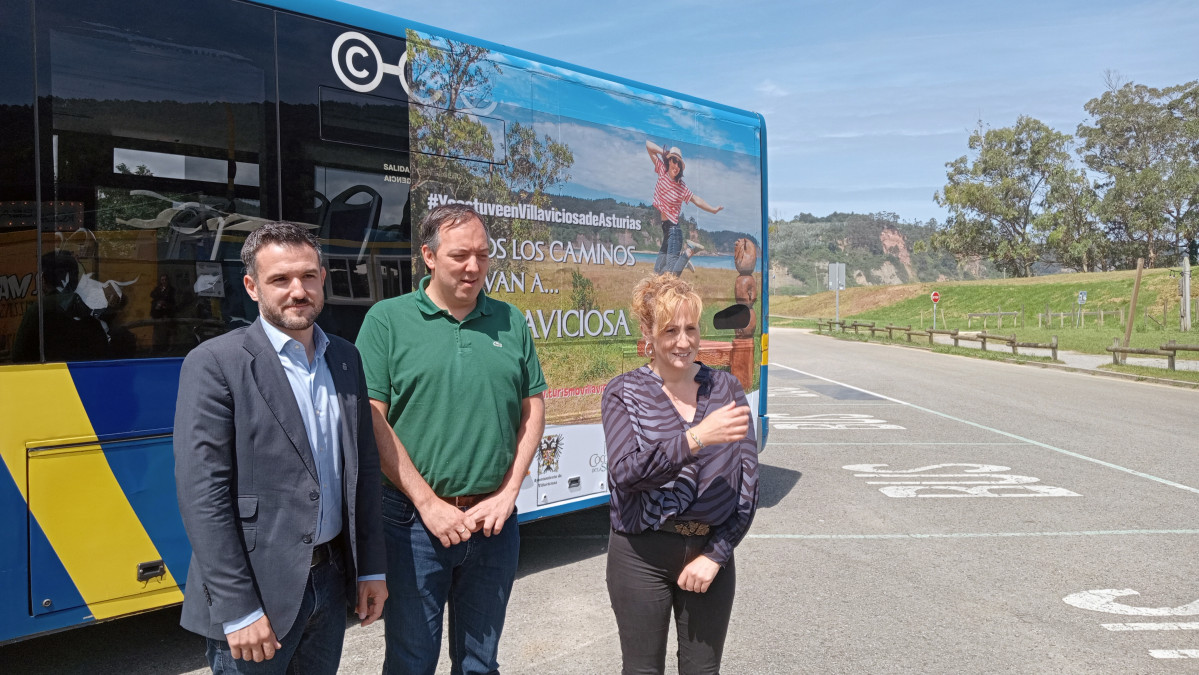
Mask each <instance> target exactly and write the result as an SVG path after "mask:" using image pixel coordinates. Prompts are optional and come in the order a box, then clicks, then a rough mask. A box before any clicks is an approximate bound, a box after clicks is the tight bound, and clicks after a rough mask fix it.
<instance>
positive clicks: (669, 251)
mask: <svg viewBox="0 0 1199 675" xmlns="http://www.w3.org/2000/svg"><path fill="white" fill-rule="evenodd" d="M682 249H683V229H682V228H680V227H679V224H678V223H672V222H670V221H669V220H663V221H662V246H661V248H659V249H658V259H657V260H655V261H654V274H662V273H664V272H669V273H671V274H673V275H675V276H679V275H680V274H682V271H683V270H682V268H683V267H686V265H687V261H686V260H684V261H683V265H682V266H680V265H679V258H681V257H682V256H681V255H680V254H681V253H682Z"/></svg>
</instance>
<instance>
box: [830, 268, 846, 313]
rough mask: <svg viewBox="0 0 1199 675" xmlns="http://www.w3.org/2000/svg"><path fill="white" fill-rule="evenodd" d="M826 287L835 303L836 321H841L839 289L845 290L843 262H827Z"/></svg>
mask: <svg viewBox="0 0 1199 675" xmlns="http://www.w3.org/2000/svg"><path fill="white" fill-rule="evenodd" d="M828 287H829V290H831V291H833V294H834V296H835V299H836V303H837V321H841V291H843V290H845V263H833V262H831V263H829V264H828Z"/></svg>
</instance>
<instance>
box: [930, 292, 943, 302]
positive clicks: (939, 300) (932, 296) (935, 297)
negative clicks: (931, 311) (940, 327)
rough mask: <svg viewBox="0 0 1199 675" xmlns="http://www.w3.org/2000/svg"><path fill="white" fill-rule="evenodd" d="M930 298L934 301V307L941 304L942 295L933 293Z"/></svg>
mask: <svg viewBox="0 0 1199 675" xmlns="http://www.w3.org/2000/svg"><path fill="white" fill-rule="evenodd" d="M928 297H930V298H932V299H933V304H934V305H935V304H937V303H938V302H941V294H940V293H938V292H936V291H933V294H932V295H930V296H928Z"/></svg>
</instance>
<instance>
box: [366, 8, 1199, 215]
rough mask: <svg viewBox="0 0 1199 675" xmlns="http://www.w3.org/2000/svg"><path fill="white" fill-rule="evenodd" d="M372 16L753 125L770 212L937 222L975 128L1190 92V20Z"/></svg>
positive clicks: (1195, 12) (528, 13) (719, 11)
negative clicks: (675, 98)
mask: <svg viewBox="0 0 1199 675" xmlns="http://www.w3.org/2000/svg"><path fill="white" fill-rule="evenodd" d="M353 4H359V5H362V6H365V7H370V8H372V9H377V10H381V11H385V12H388V13H391V14H396V15H399V16H402V17H404V18H407V19H410V20H413V21H418V22H422V23H426V24H430V25H433V26H437V27H440V28H445V29H448V30H452V31H456V32H459V33H464V34H466V35H471V36H474V37H478V38H482V39H484V40H488V41H490V42H494V43H498V44H501V45H506V46H509V47H514V48H517V49H522V50H525V51H529V52H533V53H537V54H541V55H544V56H548V57H552V58H555V59H559V60H562V61H566V62H569V63H574V64H577V65H580V66H585V67H588V68H594V69H596V70H601V71H605V72H608V73H612V74H615V75H620V76H622V77H627V78H630V79H633V80H637V81H641V82H645V83H647V84H651V85H654V86H658V87H663V88H667V89H673V90H676V91H680V92H683V93H687V94H692V95H695V96H700V97H703V98H707V99H710V100H713V101H717V102H719V103H725V104H728V105H732V106H736V107H739V108H744V109H748V110H753V111H756V112H760V113H762V114H763V115H765V116H766V123H767V130H768V141H769V146H768V154H769V171H770V175H769V179H770V185H769V189H770V210H771V214H772V215H776V216H782V217H784V218H789V217H790V216H792V215H795V214H797V213H799V212H804V211H806V212H809V213H814V214H816V215H825V214H827V213H829V212H831V211H857V212H872V211H884V210H885V211H894V212H896V213H898V214H899V215H900V216H901V217H902V218H905V219H920V220H924V219H928V218H937V219H938V220H943V219H944V215H945V214H944V211H943V210H942V209H940V208H939V207H938V206H937V205H936V203H934V202H933V199H932V195H933V193H934V192H935V191H936V190H937V189H938V188H940V187H941V186H942V185H944V182H945V163H946V162H948V161H950V160H952V159H954V158H956V157H959V156H961V155H963V154H966V151H967V148H966V140H967V137H968V136H969V133H970V130H971V129H973V128H974V126H975V125H976V123H977V121H978V120H980V119H981V120H982V121H984V122H985V123H987V124H989V125H991V126H995V127H1001V126H1009V125H1011V124H1013V123H1014V122H1015V120H1016V117H1017V116H1019V115H1022V114H1024V115H1031V116H1033V117H1036V118H1038V119H1040V120H1041V121H1043V122H1045V123H1046V124H1049V125H1050V126H1052V127H1054V128H1055V129H1058V130H1059V131H1065V132H1070V133H1073V132H1074V130H1075V128H1076V127H1077V126H1078V124H1079V123H1080V122H1083V121H1084V120H1085V119H1086V117H1085V111H1084V110H1083V104H1084V103H1086V101H1087V100H1089V99H1091V98H1093V97H1096V96H1098V95H1100V94H1101V93H1102V92H1103V90H1104V86H1105V85H1104V72H1105V71H1106V70H1109V69H1110V70H1113V71H1116V72H1118V73H1119V74H1120V76H1121V77H1122V78H1123V80H1124V81H1134V82H1138V83H1144V84H1147V85H1150V86H1158V87H1161V86H1169V85H1173V84H1180V83H1183V82H1187V81H1190V80H1194V79H1197V78H1199V40H1197V37H1196V36H1197V35H1199V3H1197V2H1193V1H1191V0H1179V1H1171V0H1162V1H1153V2H1111V1H1108V0H1091V1H1087V2H1084V1H1079V0H1059V1H1055V0H1040V1H1039V2H1038V1H1029V0H1009V1H1008V2H1005V3H988V4H982V3H970V2H961V1H958V2H941V1H937V2H919V1H918V0H908V1H907V2H898V1H886V2H884V1H854V0H829V1H825V0H799V1H795V2H783V1H779V2H752V1H742V2H736V1H731V0H725V1H723V2H709V1H699V2H682V1H681V0H666V1H658V2H646V1H645V0H639V1H637V2H630V1H627V0H612V1H610V2H605V3H561V2H551V1H549V0H534V1H531V2H522V3H511V2H497V1H496V0H491V1H490V2H483V1H479V0H466V1H460V2H444V3H431V2H427V1H422V2H415V1H409V0H386V1H385V0H353Z"/></svg>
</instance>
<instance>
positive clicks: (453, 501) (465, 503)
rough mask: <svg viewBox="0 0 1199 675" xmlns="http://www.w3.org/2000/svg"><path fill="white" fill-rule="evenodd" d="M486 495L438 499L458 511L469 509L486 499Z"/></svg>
mask: <svg viewBox="0 0 1199 675" xmlns="http://www.w3.org/2000/svg"><path fill="white" fill-rule="evenodd" d="M487 497H488V495H463V496H461V497H440V499H441V501H443V502H445V503H446V504H449V505H450V506H456V507H458V508H460V509H469V508H471V507H472V506H474V505H475V504H478V503H479V502H481V501H483V500H484V499H486V498H487Z"/></svg>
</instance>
